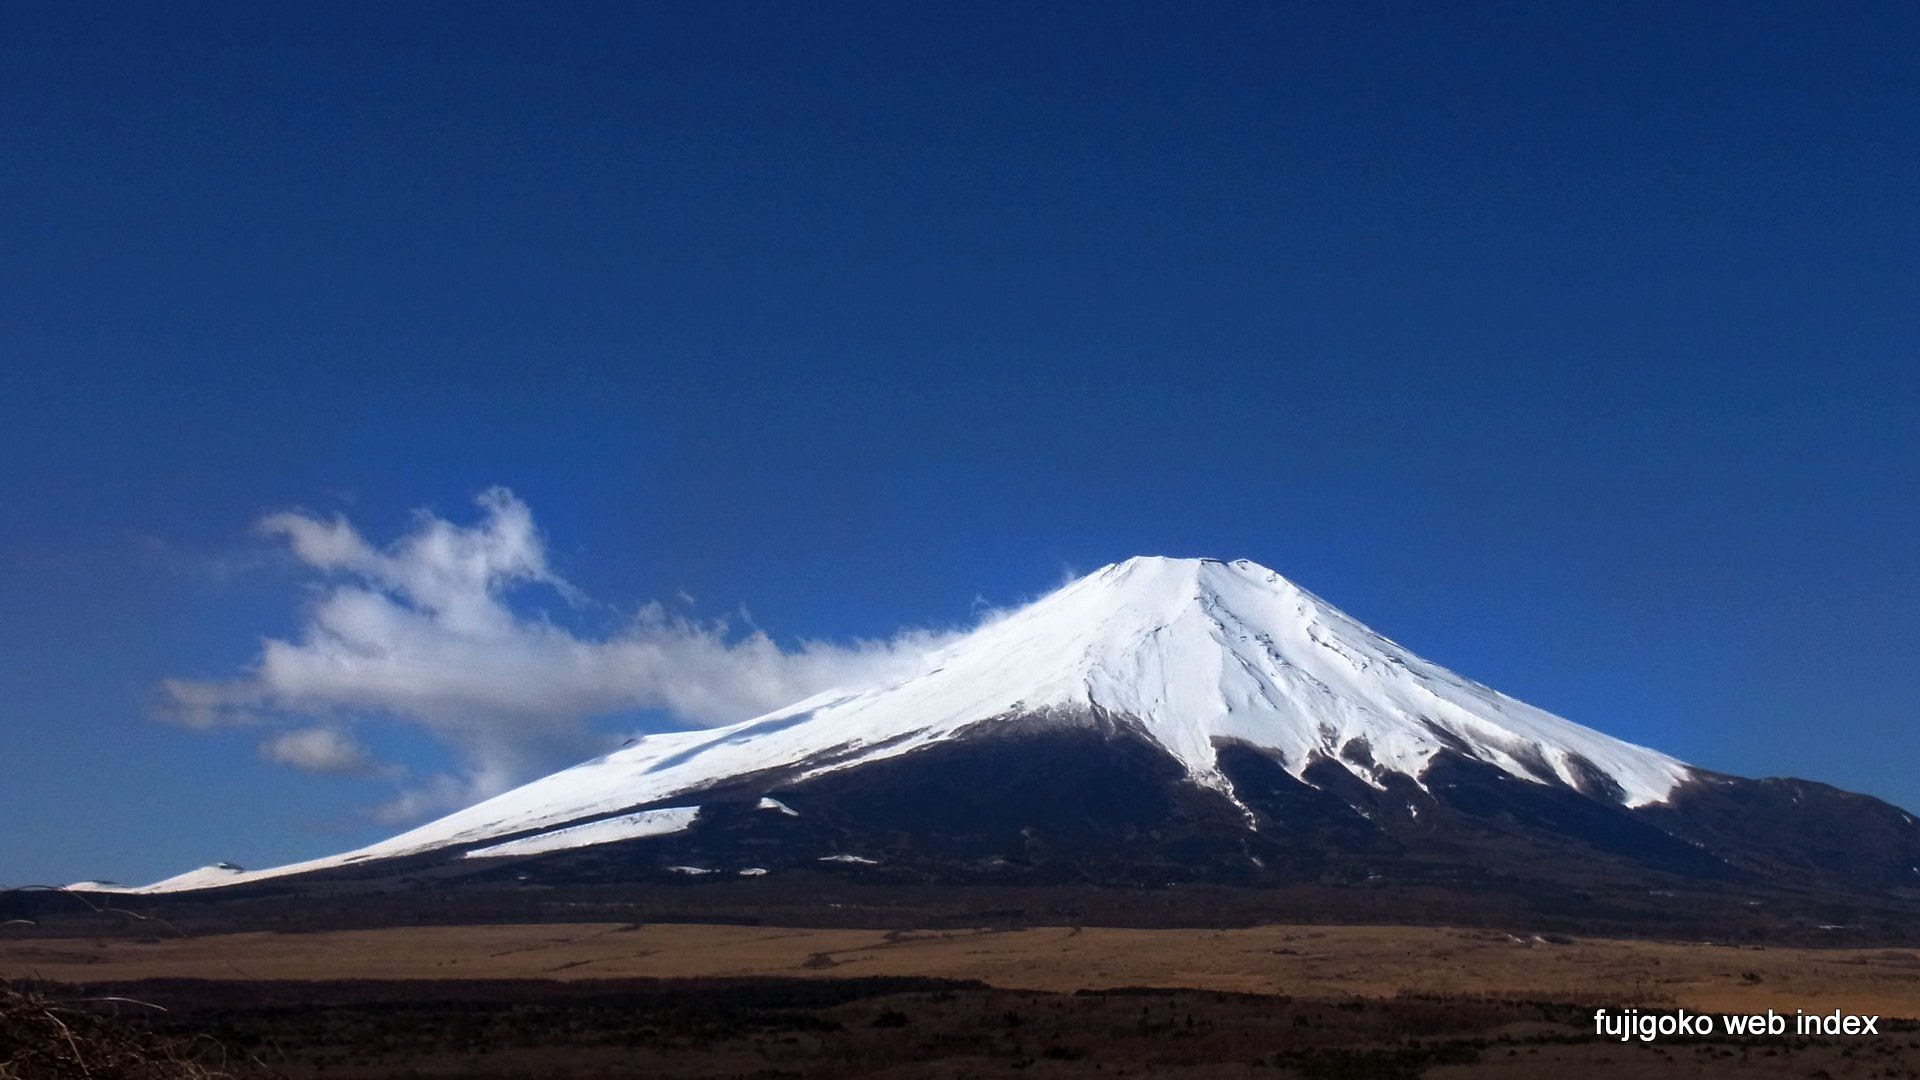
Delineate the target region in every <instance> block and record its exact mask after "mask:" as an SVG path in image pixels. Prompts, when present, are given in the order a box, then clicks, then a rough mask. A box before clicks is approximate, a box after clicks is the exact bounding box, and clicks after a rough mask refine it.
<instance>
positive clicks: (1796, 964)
mask: <svg viewBox="0 0 1920 1080" xmlns="http://www.w3.org/2000/svg"><path fill="white" fill-rule="evenodd" d="M863 975H918V976H932V977H939V978H951V979H978V980H980V981H982V982H985V983H987V984H989V985H992V986H996V987H1002V988H1008V989H1023V990H1044V991H1073V990H1080V989H1104V988H1113V987H1123V986H1153V987H1182V988H1191V989H1202V990H1224V991H1236V992H1248V993H1261V994H1290V995H1295V996H1301V997H1338V996H1357V997H1374V998H1379V997H1393V996H1398V995H1404V994H1412V995H1433V996H1474V997H1485V996H1492V997H1501V998H1510V999H1515V1000H1530V1001H1571V1002H1590V1003H1593V1004H1595V1005H1608V1006H1625V1005H1641V1006H1679V1007H1685V1008H1689V1009H1695V1010H1700V1011H1708V1012H1715V1013H1726V1012H1753V1011H1756V1010H1765V1009H1769V1008H1771V1009H1775V1010H1779V1011H1783V1012H1788V1013H1791V1012H1792V1011H1793V1010H1795V1009H1804V1010H1806V1011H1807V1012H1810V1013H1811V1012H1831V1011H1832V1010H1834V1009H1840V1010H1842V1011H1845V1012H1864V1013H1877V1014H1880V1015H1883V1016H1889V1017H1907V1018H1915V1017H1920V951H1916V950H1912V949H1833V950H1826V949H1793V948H1758V947H1753V946H1727V945H1708V944H1690V943H1678V942H1647V941H1621V940H1609V939H1599V938H1561V937H1555V938H1553V939H1551V940H1548V939H1542V938H1538V937H1520V936H1515V935H1509V934H1503V933H1497V932H1489V931H1480V930H1459V929H1448V928H1433V927H1383V926H1344V927H1343V926H1266V927H1254V928H1250V929H1237V930H1135V929H1117V928H1100V927H1085V928H1079V927H1038V928H1032V929H1024V930H977V931H948V932H899V931H892V932H887V931H878V930H871V931H869V930H819V929H782V928H772V927H747V926H717V925H674V924H648V925H638V926H634V925H616V924H547V925H520V926H426V927H406V928H394V929H382V930H348V931H327V932H315V933H293V934H283V933H239V934H215V935H207V936H200V937H171V938H158V939H153V938H149V939H145V940H129V939H124V938H121V939H100V940H88V939H85V938H60V939H52V938H46V939H29V938H0V977H9V978H40V979H50V980H56V981H60V982H75V983H79V982H106V981H115V982H118V981H130V980H136V979H149V978H167V977H188V978H205V979H303V980H330V979H394V980H404V979H434V980H442V979H502V978H531V979H566V980H572V979H595V978H602V979H604V978H702V977H737V976H802V977H807V976H826V977H848V976H863Z"/></svg>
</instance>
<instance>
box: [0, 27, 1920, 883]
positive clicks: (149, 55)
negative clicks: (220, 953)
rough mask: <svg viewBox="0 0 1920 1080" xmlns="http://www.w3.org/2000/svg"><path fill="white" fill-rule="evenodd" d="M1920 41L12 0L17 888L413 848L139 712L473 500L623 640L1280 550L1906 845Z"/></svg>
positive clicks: (1338, 587)
mask: <svg viewBox="0 0 1920 1080" xmlns="http://www.w3.org/2000/svg"><path fill="white" fill-rule="evenodd" d="M1915 55H1920V8H1915V7H1914V6H1913V5H1911V4H1905V3H1892V4H1863V5H1819V4H1793V5H1785V4H1768V3H1740V4H1734V3H1697V4H1673V3H1668V2H1654V3H1613V4H1587V5H1576V4H1561V3H1451V4H1427V3H1404V4H1380V5H1368V4H1347V3H1324V4H1291V3H1275V4H1266V5H1245V6H1241V5H1214V6H1211V7H1209V8H1204V9H1197V8H1194V7H1191V6H1180V5H1154V6H1133V5H1125V4H1107V3H1100V4H1079V5H1039V4H1024V3H1022V4H1004V5H981V4H955V5H944V6H935V5H928V4H880V3H875V4H867V5H850V4H836V3H807V4H786V5H774V4H744V5H742V4H723V3H706V2H703V3H699V4H608V5H553V4H526V5H488V4H476V3H448V4H441V5H434V4H384V3H383V4H373V3H344V4H324V5H310V6H307V7H305V8H303V9H290V8H289V7H288V6H287V5H271V4H270V5H259V4H244V5H243V4H202V5H186V6H179V5H173V6H161V7H145V8H141V7H138V6H135V5H83V4H73V3H67V2H58V3H12V4H8V5H6V6H5V8H4V10H0V101H4V103H5V105H4V113H3V117H4V118H3V119H0V135H3V138H0V352H3V354H4V355H0V501H3V503H4V506H5V507H6V518H7V520H6V524H5V526H4V528H0V731H4V733H5V735H6V746H5V750H4V753H3V754H0V821H4V822H6V824H5V826H4V829H3V830H0V881H4V882H8V883H23V882H30V881H60V880H71V879H74V878H78V877H82V876H92V875H102V876H109V877H116V878H120V879H122V880H145V879H150V878H152V877H155V876H159V875H161V874H164V873H169V872H172V871H174V870H178V869H184V868H186V867H188V866H192V865H197V864H199V863H202V862H207V861H211V860H212V859H216V858H231V859H235V860H238V861H241V862H246V863H249V864H265V863H270V862H274V861H282V860H285V859H288V858H292V857H297V856H303V855H313V854H320V853H324V852H327V851H330V850H335V849H338V848H340V847H343V846H346V845H347V844H349V843H354V842H359V841H364V840H369V839H372V838H374V837H376V836H377V835H380V834H381V833H383V832H384V831H387V830H386V827H385V826H381V825H378V824H375V823H372V822H369V821H367V820H365V819H364V818H363V817H362V816H360V811H361V809H362V808H363V807H365V806H366V805H368V804H370V803H372V802H376V801H378V800H380V799H382V798H384V797H386V796H387V795H389V794H391V791H392V788H393V784H392V782H391V781H389V780H383V779H380V778H377V777H362V778H354V779H343V778H341V777H336V776H323V775H311V774H308V773H303V772H299V771H296V770H293V769H289V768H286V767H284V766H279V765H273V764H268V763H266V762H264V761H262V760H260V758H259V756H258V754H257V752H256V749H255V747H256V743H257V742H258V741H259V738H260V733H259V732H258V731H253V730H245V729H240V730H225V731H219V732H214V733H198V732H194V731H189V730H185V729H183V728H181V727H179V726H177V725H174V724H170V723H166V722H163V721H161V720H157V719H155V718H154V714H155V712H156V704H155V703H156V699H157V697H158V694H159V691H158V690H157V688H158V687H159V686H160V683H161V680H163V679H165V678H168V677H189V678H201V679H228V678H235V677H239V676H242V675H244V673H245V671H246V669H247V666H248V665H249V664H251V663H252V662H253V661H254V660H255V659H256V657H257V656H258V655H259V651H260V640H261V638H262V637H263V636H275V637H285V636H288V635H291V634H294V633H296V632H297V631H298V629H299V626H300V624H301V621H302V619H303V610H304V605H306V604H307V603H308V602H309V597H311V596H312V595H313V594H312V589H313V588H314V587H315V580H316V579H315V578H314V577H313V576H312V575H311V574H309V573H306V572H303V571H302V569H301V568H300V567H298V566H296V565H294V564H293V563H292V560H290V559H288V558H287V557H286V556H285V554H284V550H285V546H284V545H283V544H279V543H277V542H275V541H273V540H271V539H270V538H263V537H261V536H259V535H256V534H255V533H254V532H253V531H252V526H253V524H254V522H255V521H256V520H257V519H258V518H260V517H261V516H262V515H263V514H266V513H270V512H273V511H276V510H281V509H285V508H289V507H296V506H298V507H306V508H308V509H309V510H311V511H312V512H314V513H316V514H319V515H322V516H325V515H327V514H332V513H335V512H340V513H344V514H345V515H347V517H348V518H349V519H350V520H351V521H352V523H353V524H354V526H355V527H356V528H358V529H360V530H361V531H362V532H363V533H364V534H365V535H366V537H367V538H368V539H369V540H371V541H374V542H378V543H385V542H388V541H392V540H395V539H397V538H399V537H400V536H401V535H402V534H403V533H404V532H406V531H407V529H408V528H409V527H410V522H411V521H412V520H413V519H412V518H410V516H409V515H410V513H411V512H412V511H414V510H416V509H418V508H421V507H426V508H430V509H432V510H433V511H435V512H436V513H439V514H441V515H443V516H445V517H447V518H449V519H451V520H453V521H455V522H457V523H463V524H471V523H472V522H474V521H475V520H477V511H476V510H475V509H474V508H473V506H472V503H471V500H472V499H473V497H474V496H475V495H476V494H477V493H478V492H480V491H482V490H484V489H486V488H488V487H490V486H492V485H496V484H502V485H506V486H508V487H510V488H511V489H512V490H513V491H514V492H515V493H516V494H517V495H518V496H519V497H520V498H521V499H524V500H525V502H526V503H527V504H528V505H529V506H530V507H531V508H532V511H533V513H534V515H535V517H536V519H537V521H538V523H539V525H540V527H541V528H542V529H543V530H544V531H545V533H546V536H547V539H548V557H549V560H550V562H551V564H552V567H553V569H554V570H555V571H556V572H557V573H559V574H560V575H562V576H564V577H565V578H566V579H567V580H569V581H571V582H572V583H573V584H574V585H575V586H577V587H578V588H579V589H580V590H582V591H583V592H584V593H585V594H587V595H589V596H591V597H593V598H594V602H595V604H596V605H607V606H608V607H607V610H622V609H631V608H632V607H634V606H636V605H638V604H640V603H642V602H645V601H647V600H650V599H654V598H663V599H664V598H670V597H673V596H675V595H676V594H678V593H681V592H684V593H686V594H689V595H690V596H692V597H694V598H697V599H696V604H697V613H698V614H700V615H703V616H713V615H723V614H726V613H728V612H731V611H734V610H735V609H736V608H737V607H739V606H740V605H745V606H746V607H747V608H748V609H750V610H751V612H752V615H753V618H754V620H755V621H756V622H757V624H758V625H760V626H761V627H763V628H765V629H766V630H767V631H768V632H770V633H772V634H773V635H774V636H775V637H776V638H778V639H779V640H781V641H783V642H787V643H792V642H794V641H796V640H798V639H800V638H803V637H811V638H832V639H842V638H847V637H851V636H855V635H864V636H884V635H887V634H889V633H891V632H892V631H894V630H896V629H897V628H900V627H903V626H920V625H951V624H954V623H959V622H964V621H965V620H966V619H968V618H969V617H970V613H971V612H972V611H973V610H974V605H975V603H976V600H977V598H985V600H987V601H988V602H991V603H1009V602H1013V601H1017V600H1018V599H1020V598H1021V597H1023V596H1028V595H1031V594H1034V593H1036V592H1038V591H1041V590H1044V589H1046V588H1047V587H1049V586H1051V585H1053V584H1055V583H1057V582H1058V581H1059V579H1060V578H1061V575H1062V574H1063V573H1064V572H1066V571H1068V570H1070V569H1077V570H1082V571H1084V570H1088V569H1092V568H1094V567H1096V566H1098V565H1100V564H1101V563H1104V562H1107V561H1110V560H1113V559H1116V558H1121V557H1124V556H1127V555H1131V554H1137V553H1163V554H1181V555H1195V554H1209V555H1218V556H1222V557H1247V558H1252V559H1255V560H1257V561H1259V562H1262V563H1265V564H1267V565H1269V566H1272V567H1274V568H1276V569H1278V570H1280V571H1281V572H1282V573H1284V574H1286V575H1288V576H1290V577H1292V578H1293V579H1295V580H1296V581H1298V582H1300V583H1301V584H1303V585H1305V586H1306V587H1308V588H1310V589H1313V590H1314V591H1316V592H1318V593H1320V594H1321V595H1323V596H1325V597H1327V598H1328V599H1330V600H1332V601H1333V602H1334V603H1336V604H1338V605H1340V606H1342V607H1343V608H1345V609H1347V610H1348V611H1350V612H1352V613H1353V614H1355V615H1356V616H1358V617H1359V618H1361V619H1362V620H1364V621H1366V622H1368V623H1369V624H1371V625H1372V626H1374V627H1375V628H1376V629H1378V630H1380V631H1381V632H1383V633H1385V634H1387V635H1389V636H1390V637H1393V638H1395V639H1397V640H1399V641H1401V642H1402V643H1404V644H1406V645H1408V646H1409V647H1411V648H1413V649H1415V650H1417V651H1419V652H1421V653H1423V654H1424V655H1426V656H1428V657H1430V658H1432V659H1434V660H1437V661H1439V662H1442V663H1445V664H1447V665H1449V666H1451V667H1453V668H1455V669H1457V670H1459V671H1461V672H1463V673H1464V674H1467V675H1470V676H1473V677H1475V678H1478V679H1480V680H1482V681H1485V682H1488V683H1490V684H1493V685H1495V686H1497V687H1499V688H1501V689H1503V690H1506V691H1507V692H1509V693H1512V694H1515V695H1516V696H1519V697H1521V698H1524V699H1526V700H1529V701H1531V702H1533V703H1535V704H1538V705H1541V706H1543V707H1546V708H1549V709H1552V710H1554V711H1557V712H1560V713H1562V714H1563V715H1566V716H1569V717H1571V718H1573V719H1575V720H1578V721H1581V722H1583V723H1586V724H1589V725H1592V726H1595V727H1599V728H1601V729H1603V730H1606V731H1608V732H1610V733H1613V734H1616V735H1619V736H1622V737H1625V738H1628V739H1631V740H1634V741H1637V742H1643V743H1648V744H1651V745H1654V746H1656V747H1658V748H1660V749H1663V750H1666V751H1668V752H1670V753H1673V754H1676V755H1678V756H1680V757H1683V758H1686V759H1688V760H1691V761H1694V762H1696V763H1698V764H1701V765H1705V766H1708V767H1711V768H1717V769H1722V770H1726V771H1731V772H1738V773H1746V774H1781V773H1791V774H1797V775H1803V776H1807V777H1811V778H1815V779H1820V780H1826V781H1829V782H1832V783H1835V784H1839V785H1841V786H1844V787H1848V788H1853V789H1857V790H1863V791H1867V792H1871V793H1873V794H1876V795H1879V796H1882V797H1884V798H1888V799H1891V800H1894V801H1896V802H1899V803H1902V804H1903V805H1905V806H1908V807H1914V808H1920V773H1916V771H1915V769H1914V763H1915V762H1916V761H1920V714H1917V712H1916V708H1915V705H1914V701H1913V695H1912V683H1913V673H1914V670H1915V657H1916V656H1920V603H1916V601H1920V573H1917V572H1916V559H1915V555H1914V551H1915V548H1916V545H1915V540H1914V538H1915V536H1916V534H1920V482H1917V481H1920V362H1916V361H1917V359H1920V303H1916V301H1917V300H1920V260H1917V258H1916V252H1920V66H1916V65H1915V64H1914V62H1913V58H1914V56H1915ZM547 599H550V598H547ZM516 602H517V603H523V604H530V605H532V606H534V607H540V606H542V605H543V604H546V600H543V598H542V597H541V596H540V595H539V590H538V589H535V590H533V594H531V595H530V596H527V597H523V598H521V599H517V600H516ZM551 606H553V608H554V610H555V611H557V612H558V614H555V615H553V617H555V618H557V619H560V620H562V621H565V622H567V624H568V625H570V626H572V627H573V628H574V629H575V630H576V631H577V632H579V633H582V634H593V633H608V632H612V631H611V630H610V629H609V628H608V627H607V626H605V625H594V624H595V622H596V620H599V619H601V616H600V615H598V614H596V612H597V611H600V610H601V608H600V607H597V606H596V607H591V608H579V607H568V606H567V605H565V604H555V605H551ZM341 719H343V720H347V719H352V718H341ZM355 730H359V731H362V732H364V733H365V738H367V739H368V740H370V741H372V742H373V743H374V744H375V745H376V746H377V748H378V749H379V750H380V751H381V752H382V753H383V754H384V755H385V756H386V757H387V758H388V759H389V760H392V761H397V762H399V763H401V764H403V765H405V766H406V767H407V768H408V769H409V770H411V771H412V772H413V773H415V774H418V773H421V772H424V771H425V770H428V769H431V768H434V767H437V765H436V762H437V761H439V760H440V758H443V757H444V753H445V751H444V749H443V748H440V747H438V746H436V745H435V744H434V743H433V742H432V741H431V740H429V739H427V738H426V737H424V736H423V735H421V734H420V733H419V732H418V731H417V730H415V729H412V728H407V727H404V726H399V725H386V726H384V727H383V726H382V725H381V724H379V723H378V722H377V720H375V721H370V722H366V723H363V724H360V725H358V726H356V727H355Z"/></svg>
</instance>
